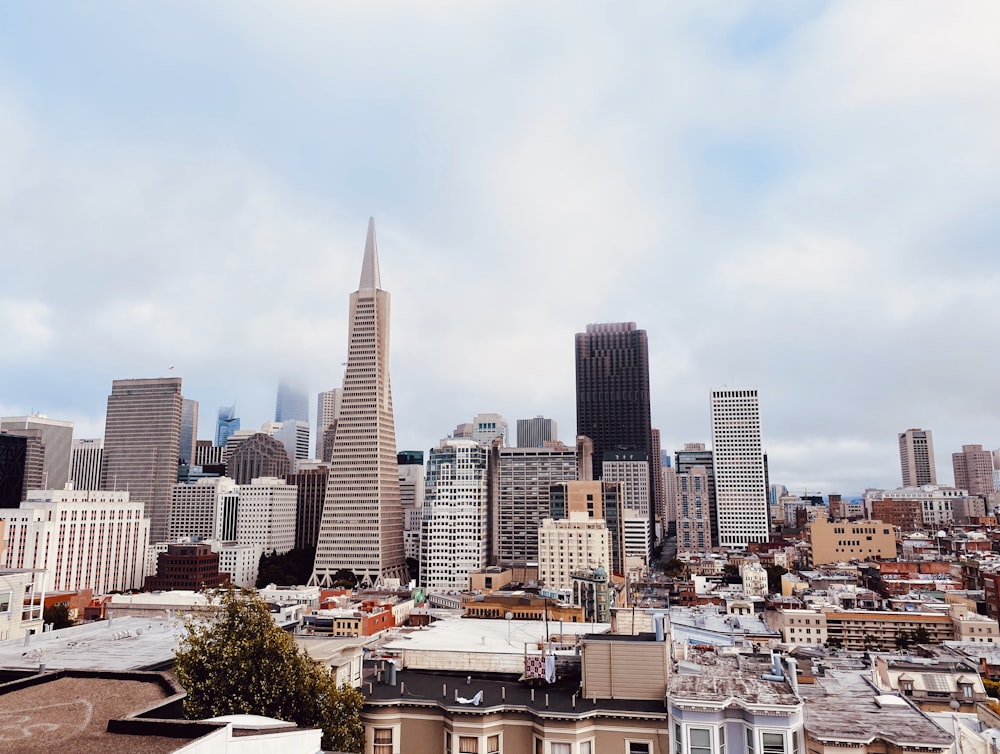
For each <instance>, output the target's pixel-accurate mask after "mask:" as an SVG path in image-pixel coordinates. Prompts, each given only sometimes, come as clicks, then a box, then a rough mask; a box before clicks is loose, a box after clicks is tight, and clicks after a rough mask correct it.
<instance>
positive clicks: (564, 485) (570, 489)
mask: <svg viewBox="0 0 1000 754" xmlns="http://www.w3.org/2000/svg"><path fill="white" fill-rule="evenodd" d="M549 498H550V505H549V509H550V513H551V518H553V519H555V520H557V521H558V520H562V519H568V518H569V517H570V514H572V513H576V512H582V513H586V514H587V516H588V517H589V518H596V519H601V520H602V521H604V524H605V526H607V528H608V535H609V547H610V548H611V561H610V564H609V565H608V571H609V573H611V574H613V575H614V576H617V577H620V578H623V577H624V576H625V573H626V562H625V506H624V504H623V503H622V488H621V484H619V483H617V482H558V483H556V484H553V485H552V487H551V488H550V490H549Z"/></svg>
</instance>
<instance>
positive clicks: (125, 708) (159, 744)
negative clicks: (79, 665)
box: [0, 674, 203, 754]
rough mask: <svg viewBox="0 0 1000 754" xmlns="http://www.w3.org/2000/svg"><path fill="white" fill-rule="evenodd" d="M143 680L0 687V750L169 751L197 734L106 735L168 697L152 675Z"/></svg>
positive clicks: (30, 753)
mask: <svg viewBox="0 0 1000 754" xmlns="http://www.w3.org/2000/svg"><path fill="white" fill-rule="evenodd" d="M150 676H151V677H150V678H149V679H148V680H136V679H122V678H100V679H95V678H92V677H62V678H56V679H54V680H48V681H45V682H42V683H36V684H33V685H23V684H22V685H20V687H19V688H15V689H13V690H10V691H6V692H5V691H4V689H3V687H0V749H2V750H4V751H17V752H19V754H35V752H37V753H38V754H49V752H53V751H58V752H81V753H83V752H87V753H89V752H94V751H100V752H101V754H117V752H123V753H126V752H129V753H130V752H136V751H141V752H146V753H151V754H159V753H160V752H172V751H176V750H177V749H180V748H181V747H183V746H186V745H187V744H189V743H190V742H191V741H192V740H193V739H194V738H197V737H199V736H201V735H203V731H201V730H200V729H198V728H195V729H193V730H192V735H190V736H187V737H181V738H178V737H165V736H155V735H152V736H146V735H141V736H140V735H128V734H120V733H109V732H108V729H107V728H108V721H109V720H111V719H115V718H121V717H129V716H131V715H134V714H135V713H137V712H141V711H143V710H144V709H147V708H149V707H151V706H154V705H156V704H157V703H161V702H163V701H165V700H166V699H168V698H170V697H171V696H173V695H174V690H172V689H170V688H168V687H167V686H166V685H165V684H164V683H163V682H162V680H160V678H159V677H158V676H157V675H156V674H150Z"/></svg>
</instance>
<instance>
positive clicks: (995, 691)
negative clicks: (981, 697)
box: [983, 678, 1000, 699]
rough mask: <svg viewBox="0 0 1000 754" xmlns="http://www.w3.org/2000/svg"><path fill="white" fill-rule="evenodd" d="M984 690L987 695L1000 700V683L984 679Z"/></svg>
mask: <svg viewBox="0 0 1000 754" xmlns="http://www.w3.org/2000/svg"><path fill="white" fill-rule="evenodd" d="M983 688H985V689H986V693H987V694H988V695H989V696H990V697H992V698H993V699H1000V683H998V682H996V681H991V680H990V679H989V678H984V679H983Z"/></svg>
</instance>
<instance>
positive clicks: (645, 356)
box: [576, 322, 653, 479]
mask: <svg viewBox="0 0 1000 754" xmlns="http://www.w3.org/2000/svg"><path fill="white" fill-rule="evenodd" d="M576 433H577V434H578V435H586V436H587V437H589V438H590V439H591V440H593V441H594V454H593V472H594V476H593V478H594V479H600V478H601V463H602V461H603V459H604V453H605V452H607V451H613V450H641V451H643V452H644V453H646V454H647V457H652V450H653V448H652V436H653V433H652V426H651V423H650V411H649V347H648V345H647V341H646V331H645V330H638V329H636V326H635V322H613V323H609V324H598V325H587V331H586V332H582V333H577V334H576Z"/></svg>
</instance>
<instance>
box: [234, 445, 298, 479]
mask: <svg viewBox="0 0 1000 754" xmlns="http://www.w3.org/2000/svg"><path fill="white" fill-rule="evenodd" d="M290 471H291V464H290V462H289V460H288V451H287V449H286V448H285V446H284V445H282V443H281V441H280V440H277V439H276V438H274V437H271V436H270V435H268V434H265V433H263V432H256V433H254V434H253V435H251V436H250V438H249V439H247V440H243V442H241V443H240V444H239V445H237V446H236V449H235V450H233V451H232V453H231V454H230V456H229V460H228V461H227V462H226V476H227V477H229V478H230V479H233V480H234V481H235V482H236V483H237V484H249V483H250V482H251V481H252V480H254V479H256V478H257V477H285V476H287V475H288V474H289V472H290Z"/></svg>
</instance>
